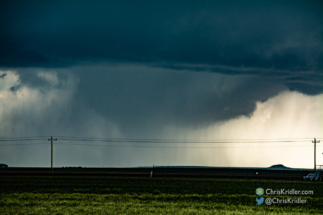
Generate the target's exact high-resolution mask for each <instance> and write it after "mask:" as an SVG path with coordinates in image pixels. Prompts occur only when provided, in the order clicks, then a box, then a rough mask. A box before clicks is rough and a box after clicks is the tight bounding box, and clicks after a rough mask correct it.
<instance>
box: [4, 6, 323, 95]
mask: <svg viewBox="0 0 323 215" xmlns="http://www.w3.org/2000/svg"><path fill="white" fill-rule="evenodd" d="M0 8H1V9H0V10H1V11H0V13H1V23H0V27H1V29H2V30H1V32H0V40H1V44H2V45H1V47H0V65H1V66H7V67H26V66H33V67H35V66H36V67H65V66H68V65H76V64H80V63H93V62H113V61H117V62H137V63H143V64H147V63H149V64H150V65H153V66H160V65H161V64H163V65H164V66H166V67H173V64H178V63H181V64H194V65H198V67H199V70H201V71H213V72H221V71H222V72H223V73H225V74H235V73H234V72H233V70H219V69H214V70H208V66H206V67H203V65H209V66H227V67H233V68H235V69H236V72H237V73H244V72H245V71H244V70H243V68H258V71H259V72H254V73H255V74H257V75H259V76H262V75H263V72H261V71H263V70H264V69H265V70H272V72H270V75H269V76H272V77H276V76H280V74H279V72H277V70H285V71H288V72H289V73H290V74H289V76H297V77H299V78H300V79H302V77H303V75H302V74H301V72H302V71H312V72H314V73H315V74H314V75H313V76H312V77H310V78H311V80H312V81H316V79H315V78H317V77H319V78H320V80H322V69H323V67H322V53H323V52H322V50H323V42H322V35H323V33H322V32H323V29H322V23H323V21H322V20H323V19H322V14H323V13H322V2H321V1H242V2H241V1H202V2H198V1H136V2H132V1H91V2H86V1H68V2H59V3H57V2H56V1H41V2H40V1H32V2H30V1H2V3H1V7H0ZM173 68H175V67H173ZM186 69H187V68H186ZM237 69H238V70H239V69H241V70H240V71H238V70H237ZM194 71H196V70H194ZM306 78H308V76H307V77H306ZM288 86H289V87H290V88H291V89H296V90H299V91H301V92H304V93H308V94H317V93H319V92H322V91H323V88H322V86H319V87H313V85H311V83H310V82H309V83H308V84H307V85H306V84H304V83H289V84H288ZM312 88H313V89H312Z"/></svg>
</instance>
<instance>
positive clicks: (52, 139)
mask: <svg viewBox="0 0 323 215" xmlns="http://www.w3.org/2000/svg"><path fill="white" fill-rule="evenodd" d="M56 140H57V138H56V139H54V138H53V136H51V137H50V139H48V141H50V143H51V144H50V145H51V157H50V159H51V160H50V166H51V169H52V175H53V142H54V141H56Z"/></svg>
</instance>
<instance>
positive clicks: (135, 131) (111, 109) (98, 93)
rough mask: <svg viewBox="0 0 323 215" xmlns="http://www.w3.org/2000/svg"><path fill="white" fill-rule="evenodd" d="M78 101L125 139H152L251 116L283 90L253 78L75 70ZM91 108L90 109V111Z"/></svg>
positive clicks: (106, 68) (130, 69)
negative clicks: (170, 131)
mask: <svg viewBox="0 0 323 215" xmlns="http://www.w3.org/2000/svg"><path fill="white" fill-rule="evenodd" d="M74 71H77V72H75V73H74V74H75V75H77V76H78V77H79V80H80V82H79V91H78V95H77V97H78V100H79V102H80V104H81V103H87V104H91V108H92V109H93V110H94V111H95V112H96V113H98V114H100V115H102V116H105V118H106V119H109V120H111V121H112V122H115V123H116V124H117V125H118V126H119V128H120V130H121V132H122V133H123V134H125V135H127V136H131V137H141V136H149V137H152V138H153V137H156V136H159V135H160V134H161V133H162V130H163V128H165V127H167V126H175V127H178V128H185V127H186V128H203V127H207V126H209V125H211V124H213V123H215V122H220V121H226V120H229V119H233V118H236V117H239V116H242V115H244V116H251V115H252V113H253V112H254V110H255V108H256V102H257V101H265V100H266V99H268V98H271V97H273V96H275V95H277V94H278V93H280V92H282V91H284V90H286V87H284V85H283V84H282V83H281V82H279V81H278V82H277V81H276V82H275V83H273V82H272V81H271V80H270V79H267V80H266V79H263V78H259V77H253V76H241V75H240V76H238V75H237V76H226V75H222V74H212V73H189V72H187V71H176V70H170V69H156V68H155V69H154V68H149V67H143V66H138V65H137V66H135V65H132V66H130V65H128V66H120V65H115V66H102V67H101V68H100V67H93V68H75V69H74ZM94 104H95V105H94Z"/></svg>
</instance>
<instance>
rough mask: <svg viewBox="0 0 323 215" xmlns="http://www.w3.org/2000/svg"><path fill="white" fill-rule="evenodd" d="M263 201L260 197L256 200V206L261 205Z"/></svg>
mask: <svg viewBox="0 0 323 215" xmlns="http://www.w3.org/2000/svg"><path fill="white" fill-rule="evenodd" d="M264 199H265V198H264V197H261V198H260V199H257V198H256V202H257V205H261V204H262V203H264Z"/></svg>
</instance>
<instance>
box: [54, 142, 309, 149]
mask: <svg viewBox="0 0 323 215" xmlns="http://www.w3.org/2000/svg"><path fill="white" fill-rule="evenodd" d="M56 144H60V145H65V146H73V145H81V146H105V147H116V148H195V149H202V148H205V149H210V148H255V147H258V148H280V147H294V148H295V147H309V146H311V145H297V146H295V145H293V146H255V147H250V146H245V147H241V146H238V147H234V146H232V147H222V146H219V147H218V146H217V147H202V146H196V147H195V146H147V145H145V146H143V145H139V146H138V145H106V144H81V143H76V144H70V143H68V144H66V143H62V142H60V143H56Z"/></svg>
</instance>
